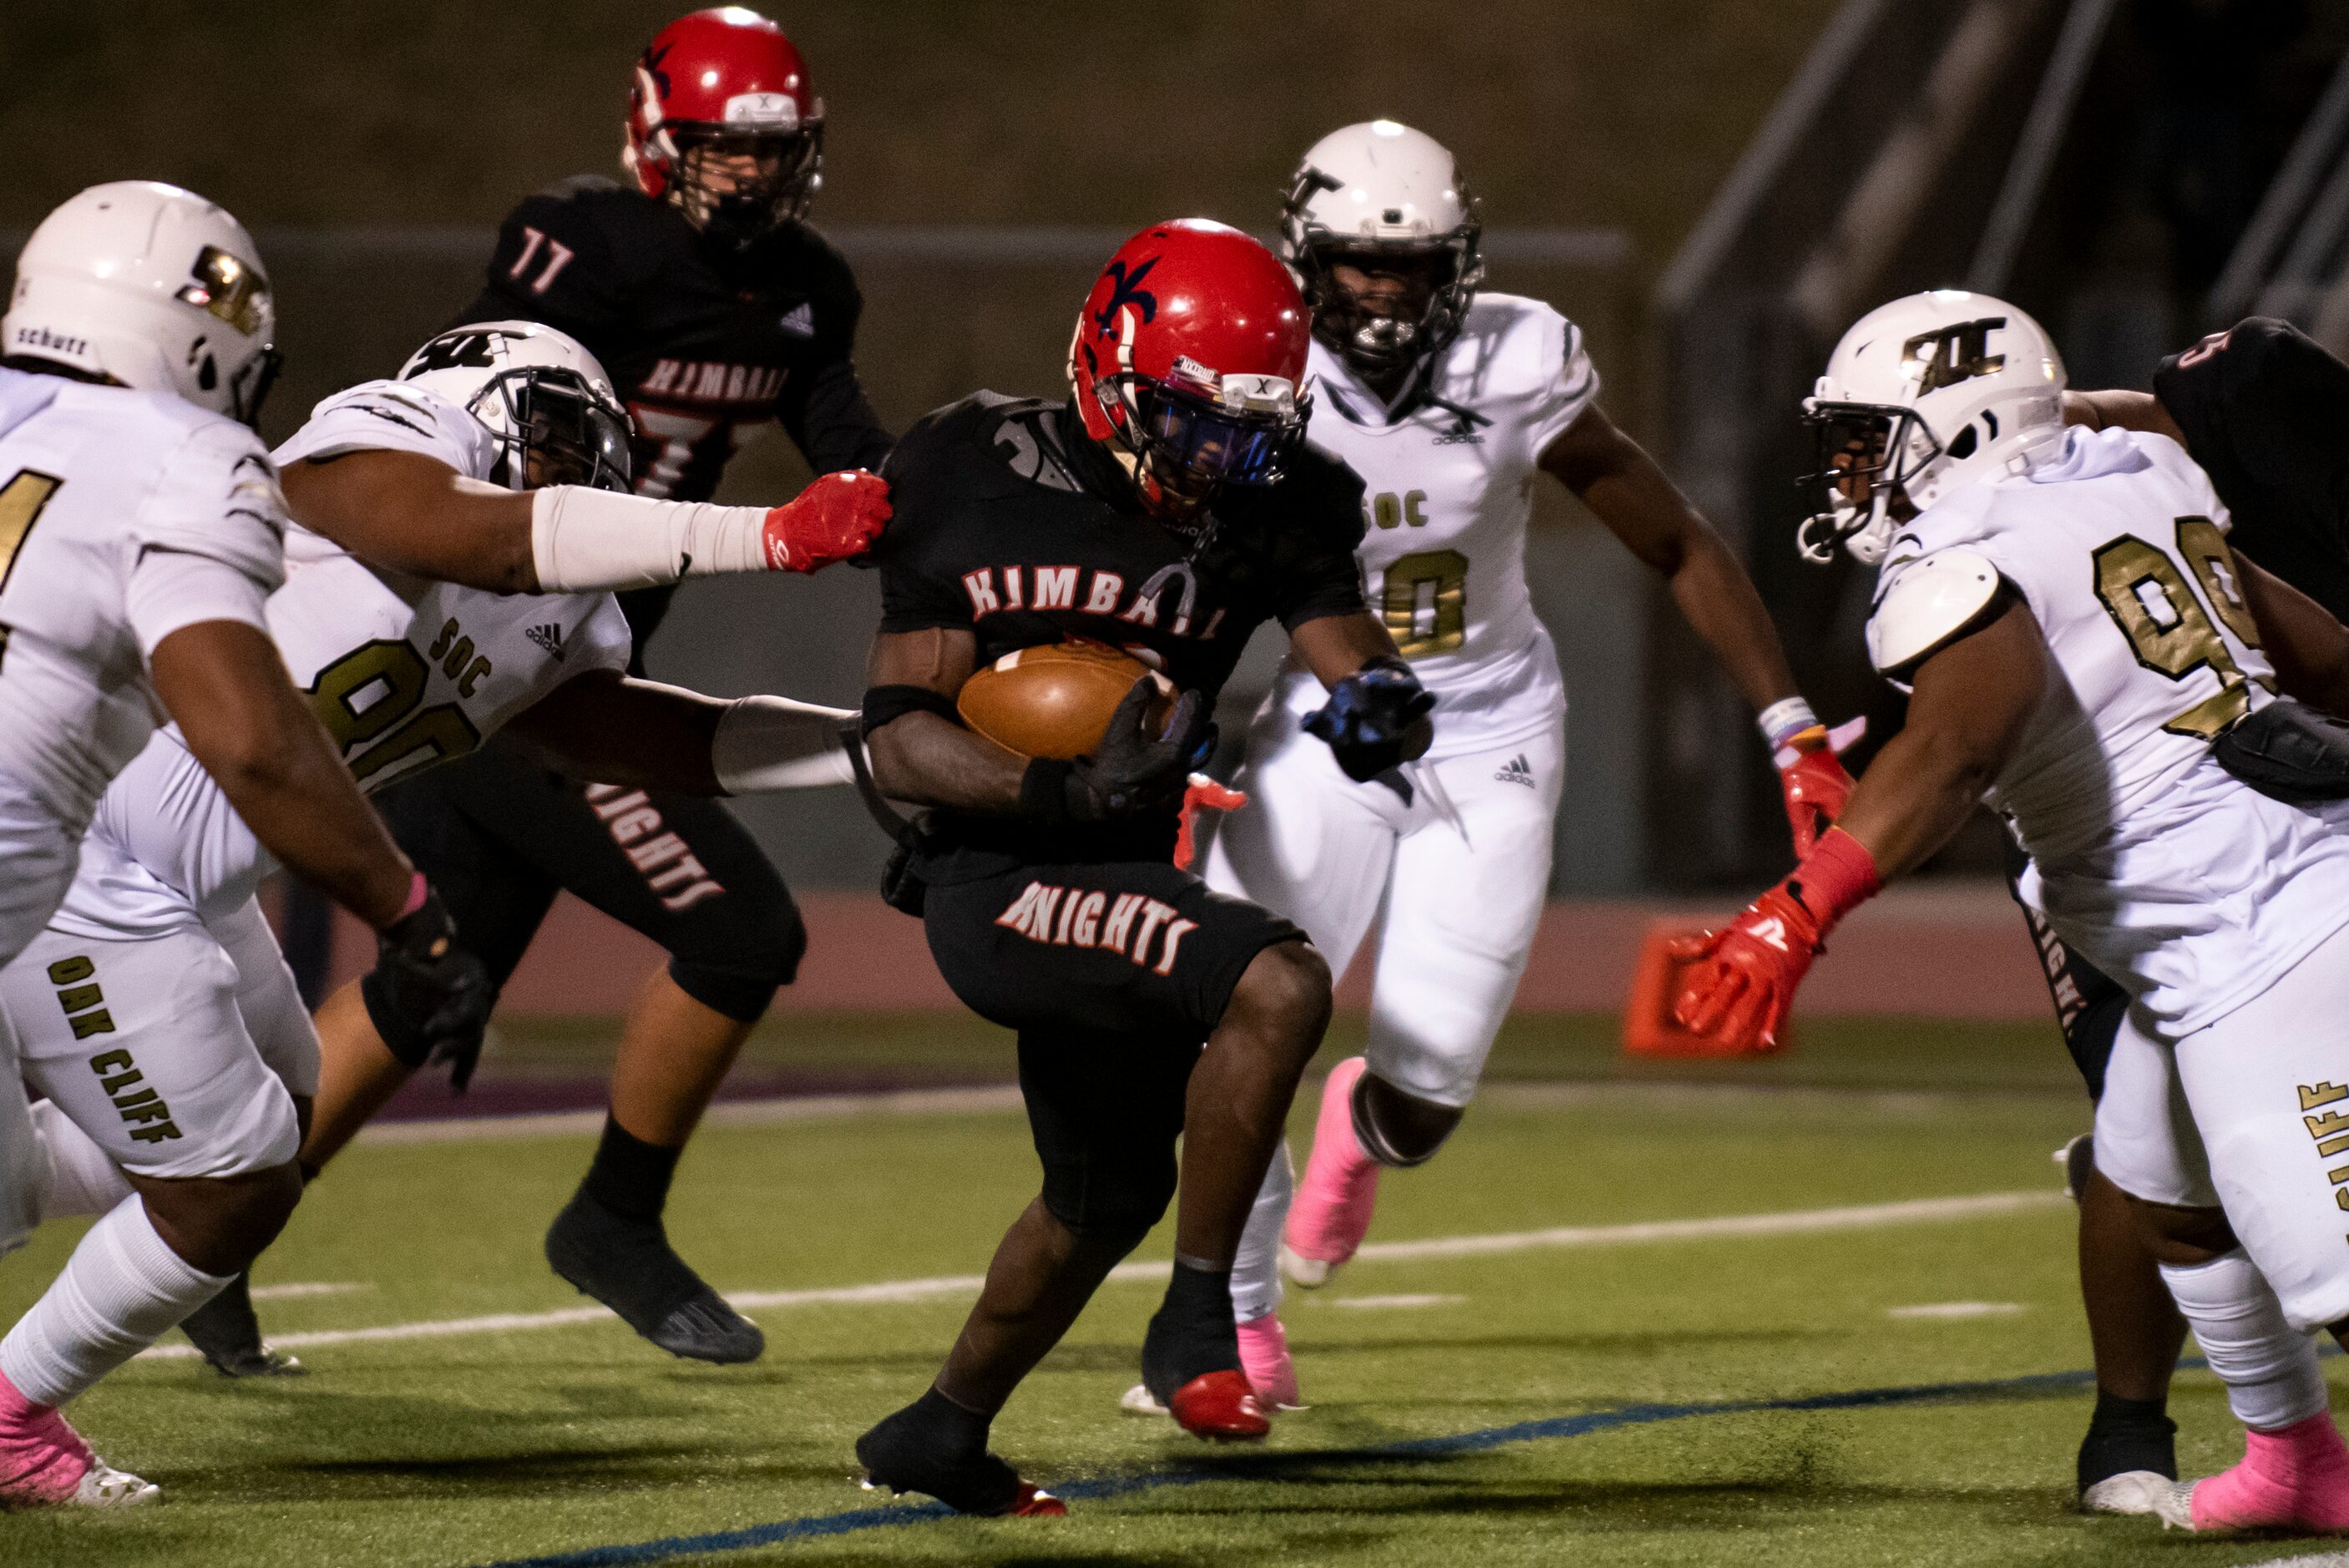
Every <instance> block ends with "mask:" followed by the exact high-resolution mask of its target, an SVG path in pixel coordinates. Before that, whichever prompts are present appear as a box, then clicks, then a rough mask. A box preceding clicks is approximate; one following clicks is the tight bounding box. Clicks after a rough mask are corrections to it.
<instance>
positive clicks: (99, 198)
mask: <svg viewBox="0 0 2349 1568" xmlns="http://www.w3.org/2000/svg"><path fill="white" fill-rule="evenodd" d="M273 335H274V309H273V307H272V304H271V301H270V296H269V284H268V280H267V277H266V274H265V273H264V272H263V270H262V267H261V263H260V258H259V257H258V256H257V255H256V254H255V253H254V247H253V242H252V240H251V238H250V237H249V236H247V235H246V233H245V232H244V230H243V227H242V226H241V225H239V224H238V223H237V222H236V220H235V219H233V218H232V217H231V216H229V214H228V213H226V212H225V211H222V210H221V209H220V208H218V207H215V206H213V205H212V203H211V202H209V201H204V200H203V199H202V198H201V197H199V196H195V195H192V194H191V193H190V192H188V191H181V190H179V189H177V188H175V187H172V186H169V185H158V184H150V183H144V182H139V181H123V182H119V183H116V184H111V185H100V186H95V187H92V188H91V189H90V190H88V191H83V192H82V193H81V194H80V195H78V196H77V197H75V198H73V199H72V200H70V201H67V202H66V203H65V204H64V205H63V206H61V207H59V208H58V209H57V211H55V212H52V213H51V214H50V215H49V216H48V217H47V219H46V220H45V221H44V222H42V224H41V225H40V227H39V228H38V229H36V231H35V232H34V233H33V237H32V239H31V240H30V241H29V242H27V243H26V247H25V251H24V253H23V254H22V255H21V256H20V257H19V258H18V262H17V271H16V288H15V291H14V294H13V295H12V298H11V301H10V304H9V309H8V313H7V315H6V316H5V320H0V342H5V361H0V626H5V631H0V639H5V646H0V865H5V872H0V962H5V961H6V960H9V959H15V958H17V957H18V955H19V954H21V953H23V952H24V951H26V949H27V947H28V946H31V945H36V944H38V943H39V942H40V941H41V939H42V926H43V924H44V923H47V921H48V920H49V919H50V918H51V917H52V915H53V914H54V913H55V912H56V910H57V906H58V904H59V903H60V901H61V900H63V899H64V898H65V897H66V896H67V891H68V887H69V885H70V883H71V882H72V881H73V879H74V877H75V875H76V870H77V865H78V844H79V841H80V840H81V838H82V835H83V830H84V829H85V828H86V827H87V826H88V822H89V820H90V819H91V816H92V813H93V812H94V810H96V809H97V807H98V801H99V799H100V795H101V791H103V790H104V789H107V787H108V785H109V780H110V779H113V778H115V777H116V776H117V775H119V773H120V772H121V771H122V770H123V769H124V768H125V767H126V766H127V765H129V764H131V763H132V761H133V759H134V758H136V757H138V756H139V755H140V748H141V747H142V746H144V745H145V744H147V742H148V739H149V737H150V735H151V734H152V733H153V732H154V729H155V720H156V715H157V714H158V713H159V712H160V713H163V714H168V715H169V716H170V717H171V719H173V720H174V721H175V722H176V724H177V726H178V728H179V730H180V733H181V735H182V736H183V737H184V747H185V749H184V751H183V752H182V755H185V756H187V757H188V758H190V762H189V766H190V768H191V770H192V771H193V772H194V774H195V775H196V776H197V777H198V778H201V779H203V781H204V784H205V787H206V788H207V789H211V790H212V791H214V792H215V793H216V794H218V795H219V796H220V798H221V799H223V800H224V801H233V803H234V805H235V807H236V808H237V809H238V810H243V811H244V812H246V813H247V814H249V815H250V816H252V818H253V819H254V820H255V821H258V822H263V823H265V824H267V825H268V838H269V844H270V847H271V849H272V850H273V851H274V852H275V853H276V854H277V855H278V856H279V857H280V858H281V859H282V860H283V861H285V863H286V864H288V865H291V866H293V867H295V868H296V869H297V870H299V871H300V872H302V873H303V874H304V875H305V876H307V877H310V878H312V879H314V880H316V882H317V883H318V885H320V886H321V887H323V888H325V889H326V890H327V891H328V892H330V893H332V894H333V896H334V897H335V898H336V900H337V901H338V902H340V903H343V904H345V905H346V906H347V907H348V908H350V909H351V910H352V911H354V912H355V913H358V914H360V915H361V916H362V917H364V918H365V919H367V921H368V923H370V924H372V925H374V926H375V927H376V928H377V929H378V931H379V932H381V933H383V944H384V960H385V962H384V965H383V967H384V969H385V970H386V971H388V972H391V973H395V974H397V975H399V976H400V978H401V984H402V985H403V988H404V990H405V992H406V994H408V995H410V996H412V997H413V998H415V999H416V1000H417V1002H418V1003H419V1008H420V1010H421V1011H422V1012H424V1013H425V1014H428V1015H438V1016H437V1017H435V1019H434V1026H435V1027H436V1028H439V1029H441V1030H443V1031H445V1030H447V1029H449V1028H451V1027H455V1028H459V1029H460V1030H461V1029H470V1028H472V1027H477V1026H478V1020H477V1019H474V1018H471V1017H469V1016H467V1015H468V1014H469V1013H473V1012H479V1013H486V1010H487V1003H488V986H487V982H486V979H485V978H484V976H483V975H482V973H481V966H480V965H479V963H478V962H476V961H473V960H471V959H470V958H469V957H467V956H465V955H463V954H460V953H457V952H455V951H454V950H453V949H452V948H451V947H450V934H451V932H450V923H449V920H448V917H447V915H446V914H445V913H443V912H442V911H441V908H440V902H439V900H438V899H437V898H436V897H434V896H432V895H431V893H430V892H429V889H427V888H425V887H424V886H423V885H422V884H423V879H422V878H421V877H419V876H418V875H417V874H416V872H415V870H414V868H413V867H411V866H410V865H409V862H408V860H407V858H406V857H405V856H403V855H402V854H401V853H400V852H399V851H398V848H397V847H396V846H394V845H393V843H392V842H391V841H390V838H389V836H388V834H387V833H386V832H385V830H384V829H383V826H382V824H381V823H380V822H378V820H376V817H375V814H374V813H373V812H372V811H370V810H368V809H367V804H366V802H365V801H364V800H362V799H360V797H359V794H358V791H357V789H355V788H354V787H353V785H352V781H351V778H350V775H349V774H348V773H347V771H345V770H344V769H343V768H342V767H341V765H340V762H339V759H338V758H336V753H335V751H334V748H332V747H331V745H330V744H329V743H328V741H327V738H326V733H325V732H324V730H323V729H322V728H321V727H320V726H319V724H318V722H317V720H316V718H314V717H311V716H310V714H309V713H308V712H307V711H306V709H305V706H304V704H303V701H302V698H301V696H300V695H299V694H298V693H296V692H295V689H294V687H293V686H292V684H291V683H290V682H289V681H288V680H287V679H286V674H285V666H284V665H283V664H282V663H281V662H280V661H279V659H278V657H277V655H276V653H275V651H274V649H272V647H271V646H270V643H269V637H268V634H267V631H266V629H265V622H264V608H263V606H264V600H265V599H266V597H267V596H268V594H269V593H270V591H271V590H272V589H274V588H275V587H276V586H277V585H278V583H279V582H280V581H281V579H282V577H283V568H282V566H281V564H280V551H281V548H282V544H281V541H282V535H283V532H284V531H285V527H286V521H285V503H284V500H283V498H282V497H281V496H280V494H279V492H278V488H277V481H276V478H275V476H274V473H273V472H272V471H271V469H270V466H269V460H268V456H267V454H266V453H265V452H264V449H263V448H262V446H261V443H260V441H259V439H258V438H255V436H254V433H253V431H252V429H251V428H249V421H250V420H251V419H252V418H253V417H254V412H255V410H256V409H257V407H258V406H259V404H260V401H261V398H262V397H263V395H264V393H265V392H266V390H267V387H268V383H269V380H270V377H271V374H272V372H273V369H274V359H275V355H274V349H273V347H272V346H271V338H272V336H273ZM39 980H40V985H39V993H40V995H39V996H38V1001H37V1005H34V1004H32V1003H29V1002H27V1003H24V1004H12V1005H10V1006H9V1007H8V1008H7V1012H8V1014H9V1022H10V1023H11V1024H12V1025H17V1026H25V1027H11V1028H9V1029H7V1030H6V1031H5V1034H0V1253H5V1252H7V1251H8V1250H10V1249H12V1248H13V1247H15V1246H16V1245H18V1244H19V1243H22V1242H23V1240H24V1239H25V1236H26V1234H27V1233H29V1232H30V1230H31V1228H32V1227H33V1226H34V1225H35V1224H36V1223H37V1222H38V1221H39V1219H40V1217H41V1214H42V1212H43V1211H44V1210H45V1208H47V1206H48V1205H49V1204H50V1203H51V1202H52V1201H53V1200H56V1199H57V1198H58V1197H59V1196H60V1194H61V1193H64V1192H66V1191H67V1190H72V1191H76V1192H79V1191H82V1188H83V1183H82V1182H81V1181H80V1177H81V1175H82V1174H84V1173H85V1168H84V1167H82V1166H80V1165H78V1163H77V1162H76V1161H74V1160H72V1159H71V1158H70V1157H68V1156H63V1155H60V1154H59V1153H58V1152H57V1150H59V1149H60V1148H62V1147H63V1146H64V1143H66V1142H71V1143H73V1144H74V1146H75V1147H76V1148H86V1147H87V1146H88V1141H89V1140H88V1139H86V1138H80V1137H79V1136H78V1134H77V1133H76V1131H75V1130H74V1129H73V1128H72V1127H71V1126H70V1124H69V1123H67V1121H66V1120H65V1119H63V1117H62V1116H61V1115H60V1114H59V1107H60V1105H61V1103H62V1102H63V1101H64V1100H66V1099H68V1098H71V1097H74V1096H77V1095H78V1098H79V1099H81V1100H83V1101H85V1102H87V1103H88V1104H89V1105H90V1106H91V1107H93V1108H94V1109H93V1110H92V1112H91V1114H94V1115H96V1116H98V1117H100V1118H102V1119H103V1120H104V1122H105V1123H106V1124H107V1125H109V1127H110V1128H111V1129H112V1130H114V1132H115V1135H116V1136H117V1137H118V1138H119V1140H120V1142H121V1144H122V1146H123V1148H124V1149H125V1150H126V1151H128V1152H129V1154H130V1156H131V1157H130V1158H129V1161H127V1165H128V1170H129V1175H128V1176H127V1177H125V1176H124V1175H123V1174H122V1173H121V1172H119V1171H112V1170H108V1171H104V1172H103V1173H102V1179H103V1188H104V1198H103V1201H102V1202H92V1203H88V1204H87V1205H86V1206H85V1212H93V1213H101V1214H103V1216H104V1217H103V1218H102V1219H100V1220H99V1221H98V1223H97V1225H95V1226H94V1227H93V1228H92V1229H91V1230H90V1232H89V1233H88V1235H87V1236H86V1237H85V1238H84V1239H83V1241H82V1243H81V1244H80V1245H79V1246H78V1248H77V1249H76V1250H75V1252H74V1253H73V1254H72V1256H71V1258H70V1259H69V1260H68V1261H67V1265H66V1268H65V1271H64V1273H63V1274H62V1275H61V1276H60V1277H59V1278H58V1280H57V1283H56V1284H54V1285H53V1286H52V1287H51V1288H50V1290H49V1291H48V1293H47V1295H44V1296H43V1297H42V1298H41V1300H40V1301H39V1302H38V1303H37V1304H36V1305H35V1306H34V1307H33V1309H32V1311H31V1312H29V1313H27V1314H26V1318H25V1321H24V1323H23V1324H20V1325H19V1331H18V1332H16V1333H12V1334H11V1335H9V1336H8V1337H7V1338H6V1339H5V1342H0V1509H5V1508H11V1507H20V1506H31V1505H41V1504H53V1503H78V1504H86V1505H100V1506H110V1505H119V1504H126V1503H140V1502H147V1501H152V1500H153V1499H154V1498H155V1497H156V1496H157V1495H158V1493H157V1490H156V1489H155V1488H154V1487H152V1486H150V1485H149V1484H148V1483H147V1482H145V1481H143V1480H140V1479H139V1478H138V1477H136V1476H129V1475H125V1474H123V1473H121V1472H119V1471H117V1470H109V1468H108V1467H107V1466H105V1465H104V1464H102V1463H100V1462H99V1461H98V1460H97V1458H96V1457H95V1456H94V1455H92V1454H91V1452H90V1450H89V1449H88V1445H87V1444H85V1443H84V1442H83V1441H82V1440H81V1439H80V1438H79V1437H78V1436H77V1435H76V1434H75V1432H74V1430H73V1429H72V1428H71V1427H69V1426H68V1425H67V1423H66V1421H65V1419H64V1418H63V1417H62V1416H60V1415H59V1414H58V1411H57V1407H59V1406H60V1405H63V1404H64V1403H65V1402H66V1401H67V1400H68V1399H70V1398H73V1397H74V1396H76V1395H78V1394H79V1393H80V1392H82V1390H83V1389H85V1388H87V1387H89V1386H90V1385H91V1384H92V1383H95V1382H96V1381H97V1380H98V1378H99V1377H103V1376H105V1374H106V1373H107V1372H109V1371H110V1370H112V1369H113V1368H114V1367H117V1366H119V1365H120V1364H121V1362H122V1361H124V1360H125V1359H127V1358H128V1357H129V1356H130V1355H132V1354H133V1353H135V1352H136V1351H137V1350H138V1349H139V1348H140V1346H143V1345H145V1344H147V1343H148V1342H149V1341H150V1340H152V1339H153V1338H154V1336H157V1335H159V1334H160V1333H162V1332H163V1331H164V1330H165V1329H167V1328H169V1327H170V1326H171V1325H172V1324H174V1323H177V1322H178V1321H180V1319H181V1317H183V1316H185V1315H187V1313H188V1312H189V1311H191V1309H193V1308H195V1307H197V1306H200V1305H202V1304H203V1303H204V1301H205V1300H207V1299H208V1298H209V1297H210V1296H211V1295H212V1294H213V1293H214V1292H216V1291H218V1290H219V1289H220V1288H221V1287H222V1285H223V1284H225V1283H226V1281H227V1279H228V1277H229V1276H231V1275H233V1274H235V1273H236V1272H237V1271H238V1270H239V1269H241V1268H243V1266H244V1264H246V1263H247V1262H248V1261H249V1260H250V1259H251V1258H252V1256H253V1255H254V1253H256V1252H258V1251H259V1250H260V1249H261V1248H262V1247H263V1246H264V1245H266V1244H267V1243H268V1242H269V1240H270V1239H271V1238H272V1237H273V1236H274V1235H275V1234H276V1233H277V1231H278V1228H279V1227H280V1226H282V1225H283V1224H284V1223H285V1218H286V1216H287V1215H288V1214H289V1213H291V1212H292V1211H293V1206H294V1200H295V1197H296V1196H297V1195H298V1194H299V1192H300V1191H301V1181H300V1177H299V1175H298V1173H297V1172H296V1171H295V1165H294V1152H295V1136H296V1135H295V1119H294V1115H293V1108H292V1106H291V1104H290V1103H289V1102H287V1101H286V1100H285V1096H284V1095H283V1094H282V1093H280V1094H279V1095H278V1096H277V1097H276V1099H275V1100H274V1101H270V1100H264V1101H262V1102H261V1103H260V1104H259V1105H257V1106H256V1107H254V1108H252V1109H251V1110H250V1112H249V1114H247V1115H246V1117H245V1120H246V1123H247V1126H246V1129H245V1131H246V1136H245V1138H244V1140H243V1143H244V1150H245V1153H246V1154H247V1155H248V1156H249V1157H247V1158H242V1159H236V1160H230V1161H218V1160H214V1161H204V1160H187V1159H181V1158H175V1157H174V1156H175V1155H177V1154H178V1153H179V1152H180V1150H181V1148H182V1144H181V1140H182V1138H183V1136H184V1135H183V1132H182V1130H181V1126H180V1121H181V1119H184V1118H185V1117H186V1115H187V1113H188V1111H189V1109H190V1102H191V1097H188V1096H183V1095H181V1094H179V1093H177V1092H176V1091H174V1092H172V1093H169V1094H167V1093H165V1092H163V1089H164V1086H163V1083H162V1081H161V1079H162V1078H163V1077H164V1076H167V1071H168V1070H167V1069H166V1068H164V1066H163V1064H162V1063H160V1062H159V1061H158V1060H157V1059H156V1057H153V1056H151V1055H141V1054H138V1053H134V1052H132V1051H130V1050H128V1049H126V1048H124V1042H123V1041H121V1040H120V1039H119V1038H118V1037H117V1036H116V1032H115V1029H114V1025H113V1022H112V1019H111V1017H110V1016H109V1012H108V1009H107V1003H108V1001H109V996H108V994H107V993H106V991H105V988H104V985H102V984H101V982H100V977H99V976H98V974H97V973H96V971H95V970H94V969H93V967H92V966H91V965H90V964H89V963H88V960H87V959H85V958H83V957H80V956H78V955H76V954H60V955H59V956H58V957H57V960H56V961H55V962H54V963H52V964H51V965H49V966H48V967H47V969H46V971H44V972H43V973H42V974H41V975H40V976H39ZM469 998H470V999H469ZM20 1007H21V1008H23V1009H25V1010H23V1011H20ZM42 1016H54V1017H56V1018H57V1019H58V1020H59V1024H58V1027H59V1028H60V1029H61V1031H62V1032H63V1033H65V1034H66V1035H67V1036H68V1037H70V1038H71V1039H72V1040H73V1042H74V1047H73V1048H72V1049H71V1050H70V1051H69V1052H68V1053H67V1055H68V1056H69V1057H70V1058H71V1059H70V1062H69V1063H67V1062H65V1061H62V1060H61V1061H59V1062H57V1063H49V1062H46V1061H30V1060H26V1059H25V1058H24V1057H23V1055H22V1053H21V1050H20V1047H21V1045H22V1042H23V1036H24V1034H25V1032H26V1027H29V1026H34V1025H36V1024H37V1023H38V1021H39V1019H40V1018H41V1017H42ZM52 1068H55V1070H54V1071H52V1070H51V1069H52ZM20 1078H29V1079H30V1080H31V1081H32V1083H33V1084H34V1086H35V1087H36V1088H39V1089H41V1090H42V1091H43V1093H44V1094H46V1095H47V1097H48V1099H47V1103H45V1104H44V1105H42V1106H41V1107H40V1108H38V1109H37V1111H28V1110H27V1108H26V1097H25V1091H24V1087H23V1083H22V1082H21V1081H20ZM198 1092H199V1093H201V1092H202V1091H201V1090H199V1091H198Z"/></svg>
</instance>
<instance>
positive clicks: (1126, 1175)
mask: <svg viewBox="0 0 2349 1568" xmlns="http://www.w3.org/2000/svg"><path fill="white" fill-rule="evenodd" d="M1174 1183H1175V1166H1174V1150H1173V1149H1172V1148H1169V1149H1166V1150H1163V1151H1162V1152H1161V1153H1160V1155H1159V1156H1158V1158H1156V1159H1136V1158H1134V1157H1133V1155H1131V1154H1125V1155H1121V1156H1119V1157H1118V1158H1116V1159H1108V1158H1104V1157H1103V1156H1102V1155H1101V1154H1099V1153H1094V1154H1091V1155H1088V1156H1085V1157H1083V1158H1080V1159H1075V1160H1064V1161H1063V1160H1056V1161H1048V1162H1047V1163H1046V1164H1045V1166H1044V1207H1045V1208H1046V1210H1048V1211H1049V1212H1050V1213H1051V1216H1052V1218H1054V1219H1056V1220H1058V1221H1060V1222H1061V1223H1062V1224H1063V1225H1066V1226H1067V1227H1068V1228H1069V1231H1070V1233H1071V1234H1073V1235H1075V1236H1078V1237H1080V1238H1081V1239H1082V1240H1084V1241H1087V1242H1093V1243H1102V1244H1107V1245H1114V1246H1116V1247H1118V1248H1119V1250H1120V1251H1122V1252H1131V1251H1133V1249H1134V1248H1135V1247H1137V1246H1140V1245H1141V1244H1142V1239H1143V1237H1144V1236H1147V1235H1148V1234H1149V1233H1150V1228H1151V1227H1152V1226H1153V1225H1155V1224H1156V1223H1158V1222H1159V1221H1160V1220H1161V1219H1163V1218H1164V1216H1165V1213H1166V1205H1167V1204H1169V1203H1171V1202H1174Z"/></svg>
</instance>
